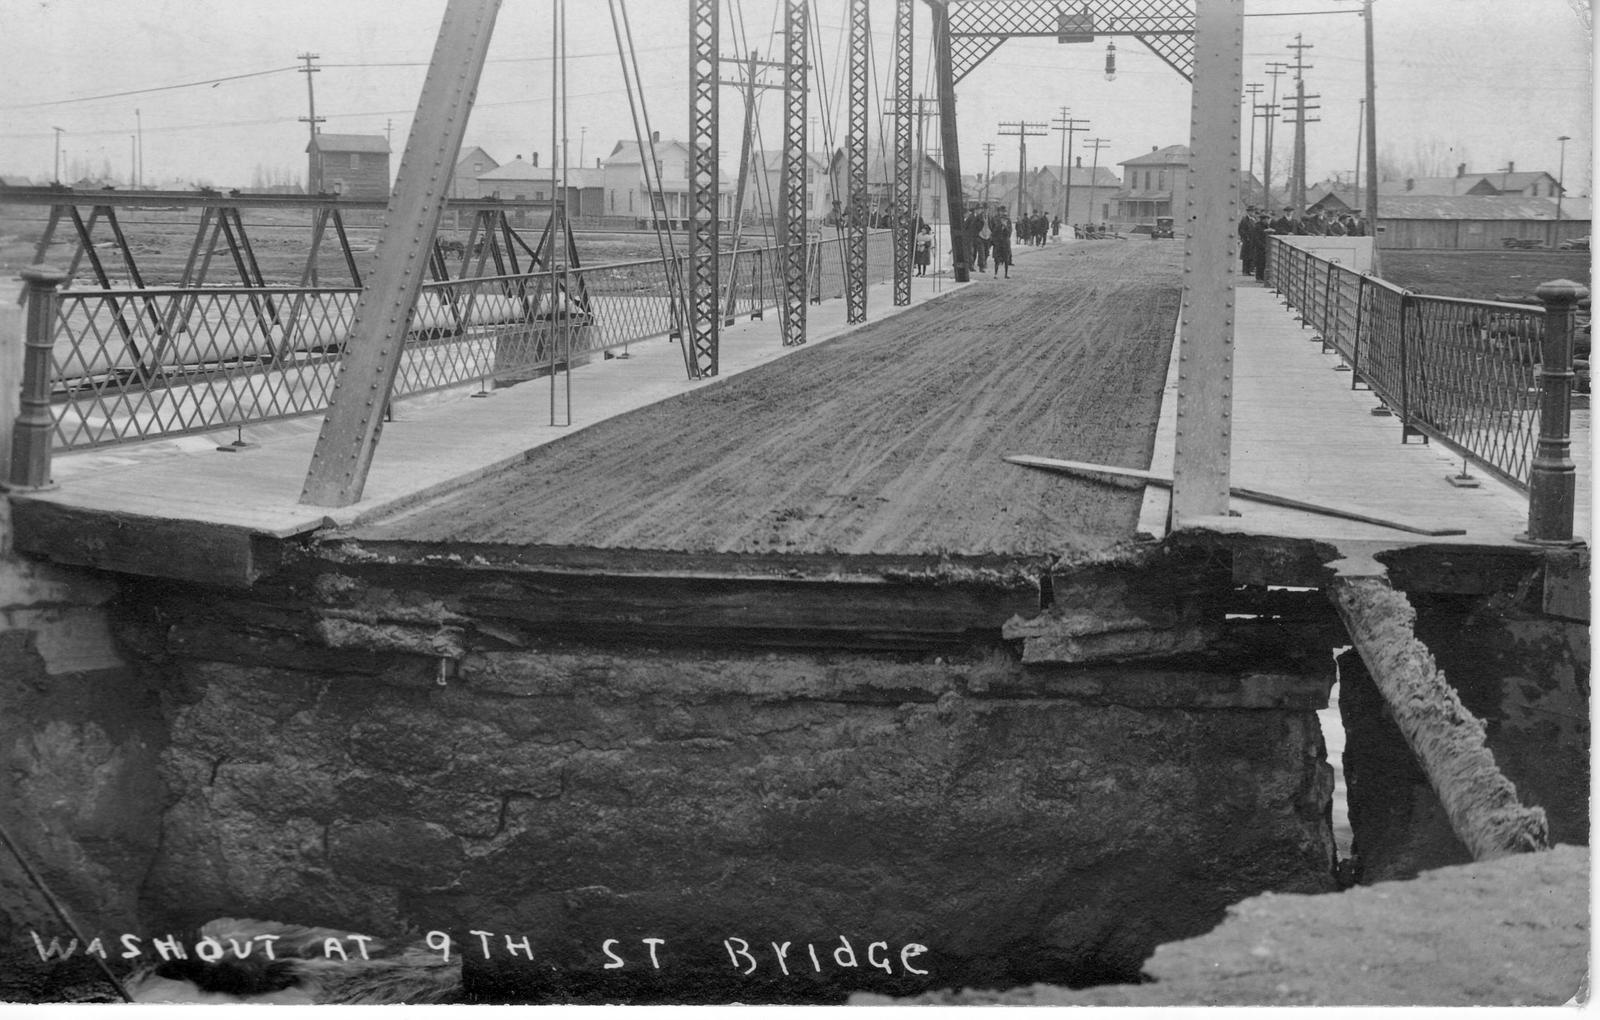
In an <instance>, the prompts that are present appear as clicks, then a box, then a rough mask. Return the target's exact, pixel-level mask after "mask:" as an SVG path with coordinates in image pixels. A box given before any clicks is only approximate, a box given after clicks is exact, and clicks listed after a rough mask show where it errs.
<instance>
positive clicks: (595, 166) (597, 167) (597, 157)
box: [594, 156, 600, 170]
mask: <svg viewBox="0 0 1600 1020" xmlns="http://www.w3.org/2000/svg"><path fill="white" fill-rule="evenodd" d="M594 168H595V169H596V170H598V169H600V157H599V156H596V157H595V158H594Z"/></svg>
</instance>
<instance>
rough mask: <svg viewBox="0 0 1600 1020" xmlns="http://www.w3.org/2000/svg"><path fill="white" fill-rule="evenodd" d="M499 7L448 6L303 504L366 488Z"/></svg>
mask: <svg viewBox="0 0 1600 1020" xmlns="http://www.w3.org/2000/svg"><path fill="white" fill-rule="evenodd" d="M499 11H500V0H449V3H448V5H447V6H446V7H445V12H444V18H443V19H442V20H441V22H440V24H439V36H438V40H437V41H436V42H435V43H434V47H433V57H432V59H431V60H430V62H429V64H428V74H427V77H426V78H425V79H423V83H422V94H421V97H420V98H419V99H418V101H417V113H416V117H415V118H414V119H413V121H412V124H411V133H410V135H409V136H408V137H407V138H406V147H405V151H404V153H403V154H402V155H401V157H400V169H399V173H398V174H397V176H396V179H395V185H394V191H393V193H392V194H390V196H389V204H388V206H387V208H386V209H385V212H384V222H383V229H382V231H381V232H380V234H379V236H378V245H377V255H376V263H377V265H376V269H375V270H374V272H373V274H372V276H371V278H370V279H369V281H368V286H367V288H366V289H365V290H363V291H362V293H361V297H360V298H359V300H358V301H357V302H356V309H355V313H354V315H353V317H352V322H351V326H350V334H349V336H350V339H349V341H348V343H347V344H346V347H345V351H344V357H343V358H342V359H341V360H340V362H339V374H338V376H337V377H336V379H335V382H334V390H333V397H332V403H331V406H330V407H329V408H328V413H327V416H326V417H325V418H324V419H323V422H322V431H321V433H320V434H318V436H317V445H316V448H315V449H314V451H313V452H312V454H311V465H310V468H309V469H308V470H307V472H306V479H305V487H304V489H303V490H302V492H301V494H300V502H302V503H308V504H312V505H315V506H348V505H350V504H351V503H356V502H359V501H360V499H361V493H362V491H363V489H365V487H366V482H367V473H368V471H369V470H371V467H372V458H373V455H374V454H375V453H376V452H377V448H378V439H379V437H380V436H381V435H382V432H383V412H384V408H385V406H386V405H387V404H388V402H389V391H390V390H391V388H392V387H393V386H394V379H395V375H396V374H397V373H398V372H399V369H400V360H401V357H402V355H403V353H404V349H405V343H406V335H407V332H408V331H409V329H410V326H411V317H412V314H413V313H414V312H415V310H416V303H417V295H418V293H419V292H420V291H421V289H422V282H423V277H424V276H425V275H426V273H425V272H424V270H425V268H426V265H427V254H428V251H429V249H430V248H431V246H432V244H433V236H434V233H435V231H437V229H438V227H439V219H440V217H441V216H442V215H443V213H444V206H445V196H446V195H447V194H448V193H449V190H450V175H451V172H452V170H453V169H454V167H455V161H456V157H457V155H458V154H459V153H460V151H461V140H462V136H463V135H464V134H465V132H466V128H467V116H468V115H469V114H470V113H471V112H472V99H473V95H474V93H475V92H476V91H477V88H478V78H479V76H480V75H481V74H482V71H483V59H484V54H485V53H486V52H487V51H488V49H489V39H490V37H491V36H492V35H493V34H494V23H495V17H496V15H498V14H499Z"/></svg>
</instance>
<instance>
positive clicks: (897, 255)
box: [894, 0, 921, 305]
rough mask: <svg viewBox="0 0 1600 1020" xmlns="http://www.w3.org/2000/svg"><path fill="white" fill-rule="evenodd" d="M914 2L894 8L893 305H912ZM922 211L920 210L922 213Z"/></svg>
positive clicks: (901, 1)
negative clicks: (912, 53) (912, 37)
mask: <svg viewBox="0 0 1600 1020" xmlns="http://www.w3.org/2000/svg"><path fill="white" fill-rule="evenodd" d="M913 9H914V0H895V7H894V303H895V304H896V305H909V304H910V303H911V256H912V246H913V245H914V244H915V243H916V237H915V234H916V229H917V217H916V215H914V214H913V213H912V211H911V118H912V116H913V104H912V101H911V86H912V73H911V72H912V63H911V52H912V50H911V36H912V18H911V12H912V10H913ZM920 211H921V210H918V212H920Z"/></svg>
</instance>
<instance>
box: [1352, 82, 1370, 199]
mask: <svg viewBox="0 0 1600 1020" xmlns="http://www.w3.org/2000/svg"><path fill="white" fill-rule="evenodd" d="M1366 126H1367V101H1366V100H1365V99H1362V100H1360V101H1359V109H1358V110H1357V112H1356V169H1355V175H1356V181H1355V185H1354V188H1353V190H1354V192H1355V194H1354V195H1352V196H1351V197H1352V198H1354V199H1355V200H1356V204H1357V205H1359V204H1360V203H1361V132H1362V131H1364V130H1366Z"/></svg>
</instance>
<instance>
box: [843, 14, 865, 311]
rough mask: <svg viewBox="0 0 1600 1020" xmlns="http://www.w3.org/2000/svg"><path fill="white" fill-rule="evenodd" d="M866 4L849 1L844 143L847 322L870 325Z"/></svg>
mask: <svg viewBox="0 0 1600 1020" xmlns="http://www.w3.org/2000/svg"><path fill="white" fill-rule="evenodd" d="M870 43H871V37H870V36H869V35H868V30H867V0H850V74H849V77H850V96H849V108H850V124H849V132H848V135H847V137H846V140H845V148H846V155H845V158H846V160H847V162H848V168H847V171H846V177H847V179H848V187H849V189H850V195H849V202H848V203H847V204H846V206H845V208H846V209H847V210H848V213H847V215H848V217H849V219H848V222H847V226H846V228H845V253H844V255H845V257H844V294H845V321H847V322H851V323H855V322H866V321H867V46H868V45H869V44H870Z"/></svg>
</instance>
